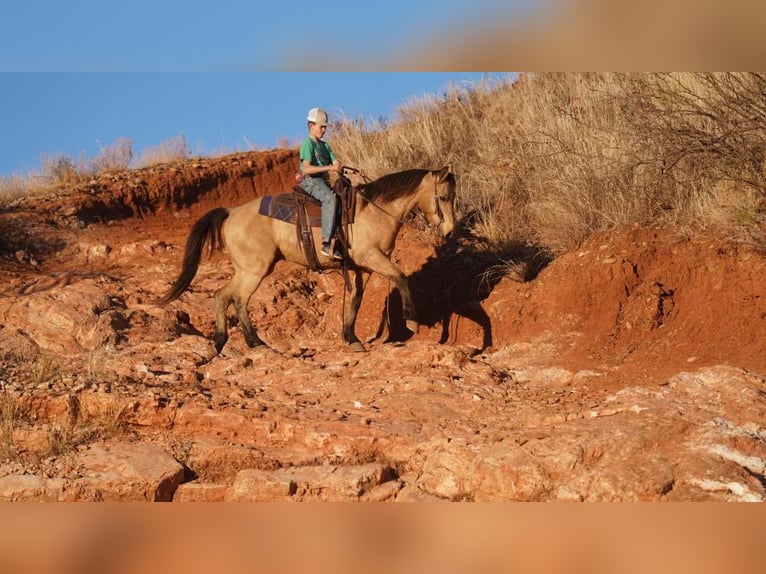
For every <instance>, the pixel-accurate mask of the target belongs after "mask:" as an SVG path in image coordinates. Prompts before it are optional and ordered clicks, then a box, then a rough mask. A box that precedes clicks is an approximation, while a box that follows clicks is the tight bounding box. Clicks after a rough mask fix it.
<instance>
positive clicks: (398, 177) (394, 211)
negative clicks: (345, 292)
mask: <svg viewBox="0 0 766 574" xmlns="http://www.w3.org/2000/svg"><path fill="white" fill-rule="evenodd" d="M354 189H355V192H356V193H357V196H358V197H357V201H356V202H355V207H354V215H353V218H352V222H351V223H350V224H349V226H348V240H349V248H348V250H347V254H346V259H345V261H344V264H345V265H346V266H347V269H348V272H349V281H348V283H349V288H350V296H349V305H348V308H347V309H346V312H345V313H344V316H343V340H344V341H345V342H346V343H347V344H349V345H350V346H351V348H352V349H354V350H356V351H361V350H364V347H363V345H362V343H361V341H360V340H359V338H358V337H357V336H356V333H355V324H356V316H357V312H358V311H359V307H360V305H361V303H362V295H363V293H364V286H365V285H366V283H367V280H368V279H369V277H370V274H372V273H379V274H380V275H382V276H384V277H387V278H389V279H390V280H391V281H393V282H394V284H395V285H396V287H397V288H398V289H399V293H400V295H401V299H402V307H403V316H404V319H405V324H406V327H407V329H409V330H410V331H411V332H413V333H417V331H418V327H419V325H418V321H417V318H416V313H415V306H414V304H413V300H412V295H411V293H410V289H409V286H408V284H407V278H406V276H405V275H404V273H402V271H401V270H400V269H399V268H398V267H397V266H396V265H394V264H393V263H392V262H391V260H390V257H391V253H392V252H393V250H394V244H395V242H396V237H397V235H398V233H399V230H400V229H401V227H402V224H403V223H404V222H405V218H406V217H407V216H408V215H409V214H410V213H411V212H412V211H414V210H415V209H419V210H420V211H421V212H422V213H423V214H424V215H425V217H426V220H427V221H428V223H429V224H430V225H431V226H437V227H438V231H439V232H440V233H441V235H442V236H443V237H448V236H449V235H450V234H451V233H452V231H453V230H454V228H455V211H454V208H455V205H454V204H455V176H454V174H453V173H452V172H451V170H450V167H449V166H446V167H444V168H441V169H437V170H429V169H409V170H405V171H401V172H396V173H391V174H388V175H384V176H382V177H380V178H379V179H376V180H374V181H368V182H367V183H364V184H361V185H359V186H357V187H355V188H354ZM262 200H263V197H259V198H256V199H253V200H251V201H249V202H247V203H244V204H242V205H239V206H237V207H232V208H225V207H218V208H215V209H213V210H211V211H209V212H208V213H206V214H205V215H203V216H202V217H201V218H200V219H199V220H198V221H197V222H196V223H195V224H194V226H193V228H192V230H191V232H190V234H189V236H188V238H187V242H186V249H185V252H184V256H183V264H182V268H181V272H180V274H179V276H178V278H177V279H176V280H175V282H174V283H173V285H172V286H171V287H170V289H169V290H168V291H167V293H166V294H165V295H164V296H163V297H162V299H161V302H162V303H165V304H167V303H169V302H171V301H173V300H175V299H177V298H178V297H180V296H181V294H182V293H183V292H184V291H185V290H186V289H187V288H188V287H189V285H191V282H192V280H193V279H194V276H195V275H196V273H197V269H198V267H199V264H200V259H201V256H202V251H203V249H204V248H205V246H206V245H208V246H209V248H210V252H211V253H212V252H213V251H214V250H215V249H222V248H223V246H224V245H225V246H226V249H227V252H228V255H229V258H230V259H231V262H232V265H233V267H234V276H233V277H232V279H231V280H230V281H229V282H228V283H227V284H226V285H224V286H223V287H221V288H220V289H218V290H217V291H216V292H215V334H214V336H213V342H214V344H215V349H216V352H217V353H220V352H221V349H223V346H224V345H225V344H226V341H227V339H228V333H227V325H226V312H227V309H228V308H229V305H230V304H233V305H234V309H235V311H236V314H237V317H238V318H239V323H240V327H241V329H242V333H243V334H244V337H245V342H246V343H247V345H248V346H250V347H256V346H258V345H263V344H265V343H264V341H262V340H261V338H260V337H259V336H258V334H257V332H256V331H255V329H253V327H252V326H251V324H250V319H249V317H248V313H247V305H248V302H249V301H250V297H251V296H252V294H253V293H254V292H255V290H256V289H257V288H258V286H259V285H260V283H261V281H262V280H263V278H264V277H266V276H267V275H268V274H269V273H271V271H272V270H273V269H274V265H275V263H276V262H277V261H280V260H287V261H292V262H294V263H298V264H301V265H304V266H308V259H307V256H306V253H305V249H304V248H303V246H302V244H301V242H300V241H299V238H298V236H297V234H296V232H295V224H293V223H288V222H285V221H280V220H279V219H274V218H272V217H268V216H266V215H261V213H260V210H259V207H260V204H261V201H262ZM312 233H313V234H314V240H315V242H316V241H318V240H319V235H320V230H319V229H318V228H315V229H313V230H312ZM320 260H321V263H322V265H323V267H325V268H333V267H335V268H339V267H340V265H341V264H340V263H339V262H335V261H331V260H330V259H329V258H325V257H324V256H320Z"/></svg>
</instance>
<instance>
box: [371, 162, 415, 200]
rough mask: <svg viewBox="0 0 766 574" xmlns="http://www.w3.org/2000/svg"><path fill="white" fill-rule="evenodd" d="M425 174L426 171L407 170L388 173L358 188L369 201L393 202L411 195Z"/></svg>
mask: <svg viewBox="0 0 766 574" xmlns="http://www.w3.org/2000/svg"><path fill="white" fill-rule="evenodd" d="M427 173H428V170H427V169H408V170H405V171H399V172H395V173H389V174H388V175H384V176H382V177H379V178H378V179H376V180H375V181H371V182H370V183H366V184H363V185H361V186H360V187H361V189H362V194H363V196H364V197H365V198H366V199H368V200H370V201H375V200H378V201H384V202H388V201H393V200H395V199H397V198H399V197H402V196H405V195H409V194H411V193H413V192H414V191H415V190H416V189H417V187H418V186H419V185H420V182H421V181H423V178H424V177H425V176H426V174H427Z"/></svg>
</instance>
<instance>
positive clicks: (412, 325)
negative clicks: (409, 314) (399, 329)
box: [404, 319, 420, 333]
mask: <svg viewBox="0 0 766 574" xmlns="http://www.w3.org/2000/svg"><path fill="white" fill-rule="evenodd" d="M404 324H405V326H406V327H407V329H409V331H410V332H412V333H417V332H418V330H419V329H420V325H418V322H417V321H413V320H412V319H408V320H407V321H406V322H405V323H404Z"/></svg>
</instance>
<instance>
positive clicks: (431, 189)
mask: <svg viewBox="0 0 766 574" xmlns="http://www.w3.org/2000/svg"><path fill="white" fill-rule="evenodd" d="M429 175H430V178H431V180H432V183H431V184H426V186H425V187H426V191H425V192H424V193H423V198H424V199H423V200H422V201H421V205H420V209H421V210H422V211H423V213H424V214H425V216H426V219H427V220H428V223H429V224H431V225H434V226H437V227H438V229H439V233H441V235H442V237H444V238H447V237H449V236H450V235H451V234H452V232H453V231H454V230H455V174H454V173H452V171H451V169H450V166H449V165H447V166H445V167H443V168H441V169H437V170H433V171H431V172H430V174H429ZM424 183H426V182H424Z"/></svg>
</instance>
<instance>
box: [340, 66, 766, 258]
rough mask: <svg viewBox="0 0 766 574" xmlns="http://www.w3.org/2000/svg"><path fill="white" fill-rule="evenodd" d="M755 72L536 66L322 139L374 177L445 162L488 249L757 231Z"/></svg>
mask: <svg viewBox="0 0 766 574" xmlns="http://www.w3.org/2000/svg"><path fill="white" fill-rule="evenodd" d="M763 93H766V76H764V75H762V74H745V73H719V74H691V73H687V74H610V73H599V74H572V73H566V74H540V75H534V76H532V75H527V76H522V77H521V78H520V79H519V80H518V81H515V82H510V81H504V82H499V83H494V84H493V83H483V84H480V85H475V86H463V87H459V88H452V89H450V90H448V92H447V93H446V95H445V96H444V97H441V98H435V97H427V98H422V99H419V100H413V101H411V102H408V103H407V104H405V105H404V106H402V108H400V110H399V114H398V117H397V118H396V120H395V121H394V122H393V123H392V124H391V125H388V126H386V125H383V124H380V123H379V124H376V125H368V124H366V123H365V122H364V121H362V120H344V121H343V122H341V123H340V124H339V125H337V126H334V129H333V130H332V131H331V135H330V137H331V138H332V139H331V142H332V145H333V147H334V148H335V149H336V151H337V152H338V155H339V156H340V157H342V158H343V159H344V160H345V161H346V162H347V163H349V164H352V165H355V166H357V167H362V168H364V169H365V170H366V171H368V172H369V173H370V174H372V175H374V176H377V175H381V174H383V173H386V172H388V171H394V170H398V169H405V168H408V167H438V166H441V165H443V164H445V163H448V162H449V163H451V164H452V166H453V169H454V170H455V171H456V173H457V175H458V182H459V190H458V192H459V194H460V202H459V206H458V207H459V209H460V212H461V214H462V215H463V216H464V217H466V220H467V221H469V225H470V228H471V230H472V231H473V232H474V233H475V234H477V235H479V236H481V237H483V238H485V239H487V240H488V241H489V242H490V243H491V244H492V245H493V246H494V248H495V249H496V250H497V251H498V252H499V253H500V252H503V251H504V250H505V249H507V246H509V245H512V244H519V243H521V244H526V245H532V246H536V247H537V248H538V249H540V250H541V251H545V252H547V253H550V254H553V255H556V254H560V253H563V252H565V251H568V250H570V249H572V248H574V247H575V246H576V245H577V244H578V243H580V242H581V241H583V240H584V239H585V238H587V237H588V236H589V235H590V234H592V233H594V232H596V231H601V230H605V229H610V228H614V227H618V226H623V225H630V224H635V223H638V224H656V223H660V224H662V223H672V224H676V225H684V226H693V227H723V228H726V229H727V230H729V231H731V232H735V233H736V232H739V233H742V232H745V233H747V232H752V233H753V234H755V233H757V232H758V230H759V229H760V227H761V226H762V225H763V223H764V221H765V219H764V215H765V214H766V202H765V201H764V197H765V195H764V194H765V193H766V160H765V157H766V100H764V99H763Z"/></svg>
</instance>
